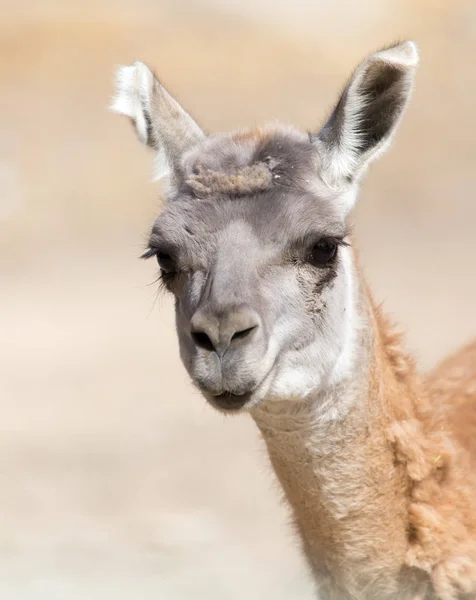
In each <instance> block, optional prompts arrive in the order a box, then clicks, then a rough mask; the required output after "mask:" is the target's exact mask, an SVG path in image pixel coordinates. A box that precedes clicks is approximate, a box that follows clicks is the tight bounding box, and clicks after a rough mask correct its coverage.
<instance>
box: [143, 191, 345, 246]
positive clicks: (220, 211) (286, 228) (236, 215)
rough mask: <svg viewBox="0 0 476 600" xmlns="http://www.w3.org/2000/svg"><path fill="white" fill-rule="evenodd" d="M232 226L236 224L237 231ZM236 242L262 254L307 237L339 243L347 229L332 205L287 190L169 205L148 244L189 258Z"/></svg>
mask: <svg viewBox="0 0 476 600" xmlns="http://www.w3.org/2000/svg"><path fill="white" fill-rule="evenodd" d="M236 224H240V226H239V227H236V226H235V225H236ZM230 229H231V230H232V231H234V232H236V236H238V235H240V236H244V237H248V239H249V240H250V243H251V242H252V241H254V240H255V239H258V240H259V242H260V244H259V245H260V248H262V250H263V253H264V254H268V252H269V248H270V247H273V248H275V249H276V251H277V252H279V251H281V250H283V249H284V248H286V246H287V245H288V244H289V243H290V242H293V241H299V240H302V239H306V238H307V237H311V236H313V237H343V236H345V235H346V225H345V222H343V221H342V220H341V218H340V213H339V210H338V207H337V205H336V203H335V202H334V200H333V199H329V198H321V197H317V196H315V195H313V194H310V193H308V194H302V193H294V192H292V191H290V190H272V191H267V192H262V193H259V194H254V195H247V196H243V197H238V198H235V197H233V198H230V197H223V198H219V199H215V198H213V199H210V198H207V199H198V198H194V197H190V196H184V197H180V198H177V199H175V200H173V201H170V202H169V203H168V204H167V205H166V207H165V208H164V211H163V212H162V214H161V215H160V216H159V217H158V218H157V219H156V222H155V224H154V226H153V229H152V234H151V244H152V245H156V244H157V243H159V244H160V242H162V241H163V242H165V243H166V245H170V246H172V247H175V248H177V249H178V250H180V249H184V250H185V251H187V250H188V253H189V254H191V255H194V254H195V255H201V256H203V257H204V256H206V255H207V254H208V255H209V254H211V253H213V252H214V251H215V249H216V248H217V241H218V240H220V239H228V240H230V238H229V236H228V235H227V234H226V233H225V232H226V231H227V230H230Z"/></svg>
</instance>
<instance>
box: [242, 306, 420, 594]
mask: <svg viewBox="0 0 476 600" xmlns="http://www.w3.org/2000/svg"><path fill="white" fill-rule="evenodd" d="M366 304H367V307H370V308H366V313H367V315H366V316H368V318H367V322H368V323H369V327H368V328H364V330H363V331H362V332H361V333H360V334H359V335H360V337H361V339H360V340H359V348H360V349H361V352H360V356H359V360H358V365H357V366H356V367H355V369H354V372H353V373H352V374H351V375H350V376H349V377H347V378H346V379H345V380H344V381H341V382H339V383H337V384H335V385H333V387H332V388H330V389H327V390H324V391H322V392H319V393H317V394H316V395H315V396H314V397H311V398H308V399H307V400H306V401H305V402H296V401H295V400H294V401H291V400H289V401H279V402H276V401H273V402H265V403H263V405H262V406H260V407H258V408H255V409H254V410H253V413H252V414H253V418H254V419H255V421H256V423H257V425H258V427H259V428H260V430H261V432H262V435H263V437H264V439H265V442H266V445H267V448H268V452H269V456H270V459H271V463H272V465H273V468H274V470H275V472H276V474H277V476H278V479H279V480H280V482H281V485H282V487H283V489H284V492H285V495H286V498H287V500H288V501H289V503H290V505H291V507H292V509H293V513H294V517H295V522H296V525H297V528H298V531H299V533H300V535H301V538H302V540H303V543H304V550H305V552H306V555H307V557H308V559H309V562H310V564H311V567H312V570H313V572H314V574H315V576H316V579H317V581H318V584H319V586H320V588H319V589H320V593H321V597H322V598H324V599H326V600H327V599H328V598H329V599H331V598H332V599H339V600H341V599H344V598H353V599H367V598H374V597H378V598H379V599H380V598H381V599H385V598H397V597H398V598H399V599H404V598H407V597H408V598H413V597H414V596H413V593H414V589H415V588H416V586H417V583H416V581H415V579H414V577H416V576H417V575H416V574H410V573H408V572H406V573H405V574H404V573H403V572H402V569H403V565H404V562H405V554H406V551H407V549H408V529H409V527H408V516H407V513H408V508H407V502H408V494H407V479H406V475H405V472H404V471H403V469H402V467H401V466H399V465H397V464H396V461H395V460H394V452H393V449H392V446H391V445H390V444H389V442H388V439H387V429H388V426H389V425H390V423H391V422H392V421H393V420H394V419H395V418H396V417H397V418H401V416H402V415H401V414H398V413H399V412H400V413H401V411H406V412H408V411H411V410H412V408H411V407H412V403H413V398H414V393H413V387H414V383H413V380H414V377H413V371H412V368H411V364H410V363H409V362H407V360H406V358H405V357H404V355H402V354H401V353H400V352H399V351H398V349H397V348H396V347H395V346H394V345H392V344H393V342H394V341H395V340H394V339H393V338H392V335H391V333H390V330H389V329H388V328H387V327H386V324H384V323H382V318H381V317H380V315H379V314H378V312H377V311H375V310H374V309H373V307H372V304H371V301H370V300H369V301H368V302H367V303H366ZM339 403H341V405H344V406H346V407H347V409H346V411H344V412H343V413H342V414H340V415H339V411H328V413H329V414H331V416H330V417H328V418H326V415H325V413H324V414H323V413H322V406H323V405H325V406H332V405H334V406H337V405H339ZM394 407H396V408H394ZM336 415H337V416H336ZM402 581H405V587H406V588H407V589H408V595H405V593H403V591H402V585H403V584H402ZM397 589H398V592H396V590H397ZM410 590H411V591H410Z"/></svg>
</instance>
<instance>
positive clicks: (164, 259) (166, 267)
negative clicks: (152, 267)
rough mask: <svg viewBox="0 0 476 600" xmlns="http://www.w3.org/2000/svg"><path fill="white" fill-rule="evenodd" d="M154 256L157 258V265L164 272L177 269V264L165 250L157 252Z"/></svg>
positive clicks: (169, 272)
mask: <svg viewBox="0 0 476 600" xmlns="http://www.w3.org/2000/svg"><path fill="white" fill-rule="evenodd" d="M155 256H156V258H157V262H158V263H159V267H160V268H161V270H162V271H163V272H164V273H167V274H171V273H175V271H176V270H177V265H176V264H175V261H174V259H173V258H172V257H171V256H170V254H167V253H166V252H157V253H156V255H155Z"/></svg>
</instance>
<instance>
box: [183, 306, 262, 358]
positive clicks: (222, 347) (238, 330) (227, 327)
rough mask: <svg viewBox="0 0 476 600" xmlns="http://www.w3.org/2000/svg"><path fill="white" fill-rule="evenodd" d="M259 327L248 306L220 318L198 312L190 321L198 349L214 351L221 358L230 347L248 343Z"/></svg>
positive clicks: (215, 315)
mask: <svg viewBox="0 0 476 600" xmlns="http://www.w3.org/2000/svg"><path fill="white" fill-rule="evenodd" d="M259 325H260V319H259V317H258V314H257V313H256V312H255V311H254V310H253V309H251V308H250V307H248V306H239V307H236V308H233V309H232V310H227V311H226V312H221V313H220V316H218V315H217V314H214V313H212V312H208V311H202V310H198V311H197V312H196V313H195V314H194V315H193V317H192V320H191V333H192V338H193V339H194V341H195V343H196V344H197V346H198V347H200V348H205V349H206V350H213V351H215V352H216V353H217V354H218V356H219V357H220V358H221V357H222V356H223V355H224V354H225V352H226V351H227V350H228V348H230V346H238V345H240V344H243V343H244V342H245V340H246V342H248V341H250V340H251V338H252V337H253V335H252V334H253V333H255V332H256V330H257V329H258V327H259Z"/></svg>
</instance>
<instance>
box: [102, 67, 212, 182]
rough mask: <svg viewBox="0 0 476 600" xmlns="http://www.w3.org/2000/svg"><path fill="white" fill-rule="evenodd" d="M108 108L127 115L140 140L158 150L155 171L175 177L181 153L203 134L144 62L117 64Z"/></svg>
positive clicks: (201, 137)
mask: <svg viewBox="0 0 476 600" xmlns="http://www.w3.org/2000/svg"><path fill="white" fill-rule="evenodd" d="M111 110H113V111H114V112H117V113H119V114H123V115H126V116H128V117H129V118H130V119H131V121H132V123H133V124H134V127H135V130H136V133H137V135H138V137H139V140H140V141H141V142H142V143H144V144H146V145H148V146H150V147H151V148H154V149H155V150H156V151H157V173H156V177H157V178H161V177H164V176H168V175H171V176H172V177H176V176H177V175H178V172H179V168H180V161H181V158H182V156H183V154H184V152H185V151H186V150H187V149H188V148H190V147H191V146H193V145H194V144H196V143H197V142H198V141H200V140H201V139H203V138H204V137H205V134H204V133H203V131H202V130H201V129H200V127H199V126H198V125H197V123H196V122H195V121H194V120H193V119H192V117H191V116H190V115H189V114H188V113H187V112H186V111H185V110H184V109H183V108H182V107H181V106H180V104H179V103H178V102H177V101H176V100H175V99H174V98H172V96H171V95H170V94H169V93H168V92H167V90H166V89H165V88H164V86H163V85H162V84H161V83H160V82H159V80H158V79H157V78H156V77H155V75H154V74H153V73H152V71H151V70H150V69H149V67H147V66H146V65H145V64H144V63H141V62H135V63H134V64H133V65H131V66H130V67H119V69H118V71H117V74H116V95H115V98H114V101H113V103H112V105H111Z"/></svg>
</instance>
